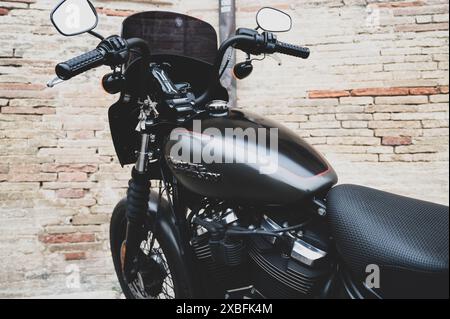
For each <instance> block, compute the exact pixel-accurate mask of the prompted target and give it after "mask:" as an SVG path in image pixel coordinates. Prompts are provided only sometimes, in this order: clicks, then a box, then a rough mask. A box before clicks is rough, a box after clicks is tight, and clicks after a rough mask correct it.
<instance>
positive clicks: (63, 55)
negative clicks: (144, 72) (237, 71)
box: [0, 0, 449, 297]
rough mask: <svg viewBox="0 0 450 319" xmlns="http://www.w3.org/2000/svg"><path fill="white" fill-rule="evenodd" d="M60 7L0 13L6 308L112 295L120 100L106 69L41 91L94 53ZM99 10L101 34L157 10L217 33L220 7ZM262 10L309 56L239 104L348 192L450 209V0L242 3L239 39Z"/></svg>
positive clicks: (146, 5) (142, 5) (211, 2)
mask: <svg viewBox="0 0 450 319" xmlns="http://www.w3.org/2000/svg"><path fill="white" fill-rule="evenodd" d="M55 3H56V1H50V0H8V1H0V245H1V249H0V258H1V260H2V262H1V263H0V297H5V296H7V297H9V296H32V295H33V296H36V295H53V294H58V295H60V294H65V293H79V292H87V291H105V292H108V294H107V296H115V291H117V284H116V280H115V278H114V275H113V270H112V265H111V261H110V257H109V255H108V234H107V231H108V221H109V217H110V214H111V211H112V209H113V206H114V204H115V203H116V202H117V201H118V200H119V199H120V198H121V197H122V196H123V195H124V193H125V187H126V181H127V180H128V178H129V168H125V169H122V168H121V167H120V166H119V165H118V163H117V160H116V158H115V154H114V150H113V147H112V143H111V140H110V134H109V132H108V123H107V107H108V105H110V104H111V103H112V102H113V101H114V99H115V98H116V97H111V96H108V95H107V94H105V93H104V92H103V91H102V89H101V88H100V86H99V79H100V78H101V76H102V75H103V74H104V73H106V72H107V70H108V69H107V68H100V69H98V70H95V71H92V72H89V73H86V74H84V75H82V76H80V77H78V78H76V79H73V80H71V82H70V84H69V83H68V84H63V85H60V86H58V87H57V88H55V89H53V90H49V89H46V88H45V83H46V82H47V80H48V79H50V78H52V77H53V75H54V73H53V68H54V65H55V62H58V61H62V60H65V59H67V58H70V57H72V56H74V55H76V54H79V53H80V52H84V51H87V50H89V49H92V48H93V47H94V46H95V45H96V43H97V41H96V39H94V38H92V37H90V36H88V35H84V36H79V37H75V38H64V37H62V36H60V35H58V34H56V32H55V30H54V29H53V28H52V26H51V25H50V21H49V18H48V16H49V11H50V9H51V8H52V7H53V6H54V5H55ZM94 3H95V5H96V6H97V7H98V8H99V10H98V11H99V14H100V25H99V29H98V31H99V32H100V33H102V34H112V33H118V32H119V31H120V22H121V21H122V20H123V17H125V16H127V15H129V14H131V13H134V12H137V11H143V10H150V9H155V8H156V9H160V10H172V11H179V12H182V13H187V14H191V15H194V16H197V17H199V18H202V19H205V20H206V21H208V22H210V23H212V24H213V25H214V26H217V25H218V16H217V1H215V0H201V1H189V4H187V1H181V0H154V1H151V0H150V1H144V0H141V1H139V2H138V1H136V2H135V1H94ZM263 5H275V6H277V7H279V8H282V9H285V10H288V11H289V12H290V13H291V14H292V16H293V19H294V30H293V31H292V32H290V33H286V34H282V35H280V36H279V37H280V39H281V40H284V41H287V42H293V43H299V44H304V45H307V46H309V47H311V50H312V55H311V58H310V59H309V60H306V61H303V60H302V61H300V60H298V59H293V58H288V57H281V58H282V60H283V66H282V67H278V66H277V62H276V61H275V60H272V59H269V58H267V59H266V61H264V62H255V72H254V74H253V75H252V77H250V78H248V79H247V80H245V81H241V82H239V83H238V97H239V105H240V106H242V107H245V108H246V109H251V110H253V111H255V112H258V113H262V114H266V115H268V116H270V117H272V118H273V119H276V120H279V121H282V122H284V123H285V124H286V125H287V126H289V127H290V128H292V129H293V130H295V131H296V132H297V133H298V134H299V135H301V136H302V137H304V138H305V139H307V140H308V141H309V142H311V143H312V144H314V145H316V146H317V148H319V149H320V150H321V151H322V152H324V153H325V154H326V155H327V156H328V158H330V160H331V161H332V163H333V164H335V165H336V167H337V168H338V171H339V173H340V174H341V177H342V180H343V181H351V182H355V181H356V182H361V183H363V184H369V185H372V186H380V187H382V188H385V189H387V190H391V191H395V192H399V193H403V194H406V195H412V196H416V197H421V198H424V199H429V200H436V201H440V202H444V203H445V202H448V175H447V174H448V136H449V131H448V124H449V120H448V114H449V104H448V101H449V100H448V98H449V95H448V0H447V1H441V0H422V1H392V2H388V1H373V0H343V1H337V0H333V1H332V0H301V1H289V0H284V1H268V0H267V1H256V0H250V1H241V0H238V1H237V6H238V12H237V17H238V23H237V24H238V26H250V27H253V26H254V24H255V22H254V14H255V12H256V11H257V9H258V8H259V7H261V6H263ZM350 162H351V163H350ZM383 176H386V177H383ZM417 181H419V183H417ZM73 265H75V266H76V267H78V268H73V267H72V266H73ZM78 270H79V274H80V279H81V286H80V287H79V288H77V287H72V288H71V287H70V285H69V286H68V285H67V279H68V278H69V277H68V275H69V274H73V273H76V272H77V271H78ZM111 292H112V293H111Z"/></svg>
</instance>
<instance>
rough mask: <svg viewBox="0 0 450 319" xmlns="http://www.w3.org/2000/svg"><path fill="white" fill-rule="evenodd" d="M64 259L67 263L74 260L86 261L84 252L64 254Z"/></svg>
mask: <svg viewBox="0 0 450 319" xmlns="http://www.w3.org/2000/svg"><path fill="white" fill-rule="evenodd" d="M64 258H65V260H67V261H74V260H83V259H86V253H85V252H70V253H65V254H64Z"/></svg>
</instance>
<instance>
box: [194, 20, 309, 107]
mask: <svg viewBox="0 0 450 319" xmlns="http://www.w3.org/2000/svg"><path fill="white" fill-rule="evenodd" d="M238 32H239V30H238ZM230 47H236V48H238V49H241V50H242V51H244V52H246V53H248V54H253V55H260V54H272V53H277V52H278V53H281V54H286V55H290V56H294V57H299V58H302V59H307V58H308V57H309V55H310V50H309V49H308V48H305V47H300V46H296V45H293V44H288V43H284V42H280V41H277V40H276V37H275V36H274V35H273V34H271V33H264V34H259V33H258V32H257V31H255V30H250V29H243V30H242V29H241V31H240V33H239V34H238V35H235V36H233V37H231V38H229V39H228V40H226V41H225V42H223V43H222V44H221V46H220V48H219V51H218V54H217V57H216V61H215V63H214V66H213V69H212V78H211V80H210V82H209V83H210V85H209V87H208V88H207V90H206V91H205V92H204V93H203V94H202V95H201V96H199V97H198V98H197V99H196V100H195V103H196V104H197V105H202V104H205V103H207V102H208V101H209V100H210V99H211V98H212V97H213V94H214V91H215V90H216V89H217V86H218V85H219V83H220V76H219V73H220V66H221V65H222V61H223V57H224V56H225V53H226V52H227V50H228V48H230Z"/></svg>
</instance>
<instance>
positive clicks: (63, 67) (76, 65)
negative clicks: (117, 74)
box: [55, 36, 150, 80]
mask: <svg viewBox="0 0 450 319" xmlns="http://www.w3.org/2000/svg"><path fill="white" fill-rule="evenodd" d="M131 48H138V49H140V50H141V53H142V56H143V58H144V59H148V58H149V57H150V50H149V48H148V45H147V42H145V41H144V40H142V39H138V38H132V39H128V40H124V39H122V38H121V37H119V36H111V37H109V38H106V39H104V40H103V41H102V42H100V44H99V45H98V46H97V48H96V49H94V50H92V51H89V52H87V53H84V54H82V55H80V56H77V57H75V58H73V59H70V60H68V61H66V62H62V63H59V64H58V65H57V66H56V68H55V72H56V75H57V76H58V78H60V79H61V80H70V79H71V78H73V77H75V76H77V75H79V74H81V73H83V72H86V71H89V70H91V69H94V68H96V67H99V66H102V65H109V66H116V65H121V64H123V63H125V62H126V61H127V60H128V57H129V51H130V49H131Z"/></svg>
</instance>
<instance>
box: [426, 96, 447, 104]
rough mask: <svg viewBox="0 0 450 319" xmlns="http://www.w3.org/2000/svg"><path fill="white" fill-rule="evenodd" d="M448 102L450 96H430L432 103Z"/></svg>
mask: <svg viewBox="0 0 450 319" xmlns="http://www.w3.org/2000/svg"><path fill="white" fill-rule="evenodd" d="M448 101H449V99H448V94H441V95H432V96H430V102H431V103H448Z"/></svg>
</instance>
